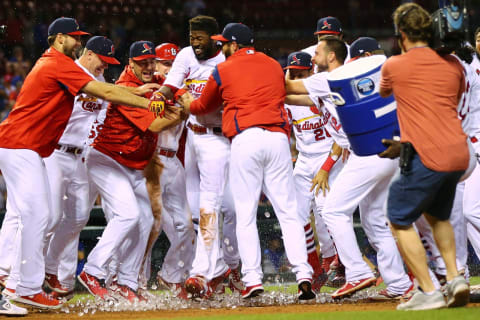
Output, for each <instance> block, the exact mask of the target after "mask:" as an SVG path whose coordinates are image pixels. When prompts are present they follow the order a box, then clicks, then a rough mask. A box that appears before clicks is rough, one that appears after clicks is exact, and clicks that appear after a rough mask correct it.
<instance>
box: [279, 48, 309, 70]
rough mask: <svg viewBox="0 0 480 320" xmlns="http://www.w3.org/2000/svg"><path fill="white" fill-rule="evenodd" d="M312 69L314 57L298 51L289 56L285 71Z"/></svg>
mask: <svg viewBox="0 0 480 320" xmlns="http://www.w3.org/2000/svg"><path fill="white" fill-rule="evenodd" d="M311 68H312V56H311V55H309V54H308V53H306V52H302V51H297V52H292V53H290V54H289V55H288V59H287V66H286V67H285V69H304V70H309V69H311Z"/></svg>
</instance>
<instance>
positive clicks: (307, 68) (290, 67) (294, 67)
mask: <svg viewBox="0 0 480 320" xmlns="http://www.w3.org/2000/svg"><path fill="white" fill-rule="evenodd" d="M283 69H298V70H310V69H312V67H304V66H287V67H285V68H283Z"/></svg>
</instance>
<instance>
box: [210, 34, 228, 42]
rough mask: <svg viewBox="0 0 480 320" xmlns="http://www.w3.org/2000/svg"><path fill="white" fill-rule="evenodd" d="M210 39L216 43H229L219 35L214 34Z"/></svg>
mask: <svg viewBox="0 0 480 320" xmlns="http://www.w3.org/2000/svg"><path fill="white" fill-rule="evenodd" d="M210 39H213V40H217V41H222V42H230V40H228V39H227V38H225V37H224V36H222V35H221V34H216V35H214V36H211V37H210Z"/></svg>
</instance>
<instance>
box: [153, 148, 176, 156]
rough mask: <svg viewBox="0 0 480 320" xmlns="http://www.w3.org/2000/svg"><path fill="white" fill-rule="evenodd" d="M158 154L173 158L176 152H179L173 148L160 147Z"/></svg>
mask: <svg viewBox="0 0 480 320" xmlns="http://www.w3.org/2000/svg"><path fill="white" fill-rule="evenodd" d="M158 154H159V155H161V156H164V157H167V158H173V157H175V154H177V152H176V151H173V150H168V149H163V148H160V149H159V150H158Z"/></svg>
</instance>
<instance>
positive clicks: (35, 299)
mask: <svg viewBox="0 0 480 320" xmlns="http://www.w3.org/2000/svg"><path fill="white" fill-rule="evenodd" d="M12 301H15V302H19V303H23V304H26V305H29V306H32V307H37V308H41V309H58V308H60V307H61V306H62V304H63V301H60V300H58V299H55V298H54V297H52V296H51V295H49V294H48V293H45V291H42V292H40V293H36V294H33V295H31V296H17V297H15V298H13V299H12Z"/></svg>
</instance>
